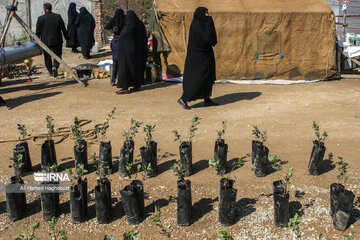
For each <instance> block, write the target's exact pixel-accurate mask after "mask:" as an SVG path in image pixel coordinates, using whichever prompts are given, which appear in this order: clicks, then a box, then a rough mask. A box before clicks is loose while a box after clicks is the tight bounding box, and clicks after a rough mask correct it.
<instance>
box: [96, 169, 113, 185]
mask: <svg viewBox="0 0 360 240" xmlns="http://www.w3.org/2000/svg"><path fill="white" fill-rule="evenodd" d="M110 174H111V169H110V167H109V166H106V165H104V164H99V166H98V169H97V170H96V172H95V175H96V176H97V179H99V181H100V182H101V183H105V179H107V177H108V176H109V175H110ZM101 191H102V189H101Z"/></svg>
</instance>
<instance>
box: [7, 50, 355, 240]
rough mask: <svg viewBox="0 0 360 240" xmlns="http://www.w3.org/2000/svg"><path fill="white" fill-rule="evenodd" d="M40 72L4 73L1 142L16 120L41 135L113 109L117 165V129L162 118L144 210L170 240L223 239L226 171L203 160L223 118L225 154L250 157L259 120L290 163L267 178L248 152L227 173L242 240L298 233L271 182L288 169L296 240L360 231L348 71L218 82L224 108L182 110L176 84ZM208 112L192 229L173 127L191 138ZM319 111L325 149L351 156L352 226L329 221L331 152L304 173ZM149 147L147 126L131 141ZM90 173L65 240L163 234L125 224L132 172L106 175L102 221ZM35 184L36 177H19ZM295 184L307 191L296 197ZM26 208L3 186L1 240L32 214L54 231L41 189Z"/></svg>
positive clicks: (64, 209)
mask: <svg viewBox="0 0 360 240" xmlns="http://www.w3.org/2000/svg"><path fill="white" fill-rule="evenodd" d="M106 56H108V57H107V58H109V59H110V58H111V56H109V52H108V51H105V52H102V53H99V54H98V55H97V56H96V58H95V59H91V60H90V62H93V63H97V62H98V61H99V59H105V58H106ZM63 58H64V59H65V60H66V61H67V62H69V63H70V64H78V63H83V62H85V61H84V60H83V59H82V58H81V57H80V54H77V55H73V54H71V53H70V52H69V50H68V49H67V50H65V54H64V57H63ZM35 64H36V65H38V66H43V59H42V56H39V57H36V58H35ZM40 70H41V71H42V72H43V74H41V75H38V76H36V77H34V81H33V82H32V83H27V82H26V78H19V79H12V80H9V79H5V80H4V82H3V85H2V86H1V87H0V95H1V96H2V97H3V98H4V99H6V100H7V102H8V103H7V105H6V106H1V107H0V112H1V117H0V119H1V121H0V129H1V136H0V141H4V140H12V139H17V137H18V131H17V126H16V124H17V123H23V124H26V126H27V129H28V132H29V133H30V134H31V135H32V136H35V135H38V134H41V133H45V132H46V128H45V126H46V125H45V117H46V115H51V116H52V117H53V118H54V119H55V121H54V122H55V127H56V128H58V127H69V126H70V125H71V124H72V121H73V119H74V117H75V116H78V117H79V118H81V119H89V120H92V122H91V123H90V124H88V125H86V126H85V127H84V128H85V129H90V128H93V126H94V125H95V124H96V123H100V122H102V121H103V120H104V119H105V117H106V115H107V113H108V112H109V111H110V110H111V109H112V108H113V107H117V111H116V114H115V119H114V120H112V121H111V122H110V128H109V129H108V134H107V136H108V139H109V140H111V143H112V146H113V161H114V163H115V165H116V163H117V161H118V156H119V152H120V146H121V144H122V142H123V140H124V139H123V137H122V135H121V133H122V132H123V131H124V130H126V129H127V128H128V127H129V123H130V118H135V119H137V120H141V121H143V122H144V123H146V124H156V131H155V132H154V134H153V136H154V140H156V141H157V142H158V148H159V152H158V156H159V161H158V163H159V175H158V176H157V177H155V178H151V179H147V180H145V182H144V185H145V192H146V194H147V196H148V197H147V199H146V200H145V204H146V210H147V212H148V213H149V212H152V211H154V206H159V207H161V210H162V213H163V214H164V219H163V222H164V225H165V226H166V229H167V231H168V232H170V233H171V238H172V239H217V234H216V230H219V229H222V228H223V227H222V226H221V224H220V223H219V222H218V203H219V202H218V192H219V180H220V176H218V175H216V174H215V171H214V169H212V168H211V167H209V166H208V163H207V160H208V159H210V158H211V157H212V155H213V149H214V140H215V138H216V131H215V130H216V129H220V128H221V122H222V120H227V121H228V124H227V125H228V129H227V132H226V135H225V137H224V138H225V140H226V142H227V143H228V144H229V152H228V159H229V160H230V161H231V160H232V161H233V159H234V158H238V157H241V156H244V155H246V154H248V153H250V152H251V140H252V139H253V138H252V135H251V130H252V126H253V125H258V126H259V128H260V129H267V130H268V141H267V142H266V146H268V148H269V149H270V154H277V155H278V157H279V158H280V159H281V160H282V161H285V162H286V164H285V165H283V168H284V169H283V170H282V171H278V172H274V173H271V174H269V175H267V176H266V177H264V178H258V177H255V175H254V173H253V172H252V171H251V164H250V159H249V158H248V159H247V161H246V162H245V165H244V166H243V167H241V168H239V169H237V170H235V171H234V172H232V173H230V174H229V175H230V177H232V178H234V179H235V180H236V182H235V188H237V189H238V192H237V209H236V223H235V224H234V225H232V226H230V227H227V229H228V231H229V233H230V234H231V235H232V236H233V237H234V238H235V239H292V238H293V237H294V235H293V233H292V230H291V228H277V227H275V226H274V224H273V199H272V195H271V194H272V182H273V181H275V180H278V179H281V178H282V177H283V174H284V173H285V172H286V171H287V169H288V167H289V166H293V167H294V176H293V180H292V185H291V187H290V202H291V203H290V206H291V207H290V212H291V214H292V215H294V213H295V212H298V213H300V214H301V216H302V219H301V223H300V225H299V227H300V233H301V239H318V237H319V235H320V234H322V235H323V236H324V238H323V239H343V235H345V234H346V235H349V234H351V233H354V235H355V239H358V238H360V230H359V229H360V228H359V227H360V221H358V219H359V218H360V208H359V199H358V198H359V195H360V187H359V180H360V176H359V170H360V162H359V161H358V158H359V155H360V148H359V139H360V138H359V137H360V131H359V128H360V119H356V118H355V116H356V115H360V108H359V106H360V103H359V97H360V81H359V80H358V79H343V80H341V81H328V82H321V83H312V84H299V85H291V86H274V85H235V84H216V85H215V86H214V90H213V97H214V101H216V102H218V103H220V106H217V107H206V108H205V107H203V106H202V102H201V101H196V102H192V103H191V104H190V105H191V106H192V109H191V110H189V111H187V110H184V109H182V108H181V107H180V106H179V105H178V103H177V102H176V100H177V99H178V97H179V96H180V95H181V91H182V88H181V84H170V83H158V84H154V85H151V86H149V85H148V86H145V87H144V88H143V91H140V92H136V93H132V94H129V95H124V96H118V95H116V94H115V90H116V89H115V87H111V86H110V85H109V79H99V80H89V81H88V84H89V85H88V86H87V87H86V88H84V87H83V86H81V85H80V84H77V83H76V82H75V81H71V80H65V79H63V78H57V79H54V78H51V77H48V76H47V74H46V73H45V72H46V71H45V69H44V68H41V69H40ZM195 114H196V115H197V116H200V117H202V120H201V123H200V125H199V130H198V132H197V133H196V136H195V139H194V142H193V164H194V174H193V175H192V176H190V177H189V179H190V180H191V182H192V202H193V223H192V225H191V226H189V227H179V226H177V224H176V195H177V188H176V177H175V176H173V173H172V172H171V171H170V170H169V169H170V167H171V166H172V165H173V163H174V162H175V161H176V160H177V159H178V158H179V153H178V143H177V142H174V141H173V134H172V133H171V131H172V130H174V129H177V130H178V131H179V132H180V134H182V135H183V136H185V135H186V133H187V130H188V127H189V122H190V120H191V118H192V117H193V116H194V115H195ZM313 120H316V121H317V122H318V123H319V125H320V127H321V129H322V130H327V131H329V138H328V140H326V147H327V150H326V154H325V158H326V159H328V154H329V153H332V154H333V155H334V159H333V162H335V161H337V157H338V156H342V157H344V159H345V161H346V162H349V163H350V169H349V178H350V180H349V182H348V183H347V184H346V187H347V188H348V189H350V190H352V191H354V194H355V196H356V197H355V200H357V203H356V204H357V206H356V207H355V208H354V210H353V214H352V218H351V225H350V227H349V228H348V229H347V230H346V231H345V232H339V231H337V230H334V228H333V225H332V220H331V217H330V216H329V206H330V202H329V186H330V184H331V183H334V182H336V174H337V169H336V168H335V166H334V164H333V162H332V161H331V159H330V160H329V161H326V163H327V165H326V168H325V172H324V173H323V174H321V175H320V176H317V177H314V176H310V175H308V173H307V165H308V161H309V157H310V153H311V149H312V141H313V140H314V139H315V135H314V132H313V130H312V128H311V126H312V121H313ZM41 141H42V140H39V141H38V142H36V143H34V142H32V141H29V145H30V149H31V150H30V152H31V158H32V164H33V166H35V170H38V169H39V163H40V145H38V144H40V143H41ZM14 145H15V143H14V142H8V143H2V144H1V148H0V156H1V160H2V161H1V165H0V175H1V182H2V183H4V182H6V181H7V180H8V178H9V177H10V176H11V175H12V169H9V168H8V157H9V156H11V154H12V148H13V147H14ZM142 145H144V132H143V131H142V130H141V131H140V133H139V134H138V135H137V136H136V138H135V149H136V151H135V159H136V161H139V160H140V155H139V147H140V146H142ZM72 149H73V141H72V140H71V139H66V140H64V141H63V142H61V143H59V144H57V145H56V153H57V159H58V163H60V170H65V169H66V168H68V167H72V166H73V164H74V163H73V152H72ZM98 149H99V144H98V143H95V144H92V145H90V147H89V154H90V153H93V152H96V153H98ZM86 177H87V178H88V182H89V186H88V188H89V191H90V193H89V196H90V197H89V207H90V214H89V215H90V216H89V220H88V221H86V222H85V223H82V224H73V223H71V215H70V207H69V194H68V193H67V194H62V195H61V198H60V203H61V216H60V219H59V222H58V224H57V227H58V229H64V230H66V232H67V235H68V237H69V239H90V238H91V239H103V238H104V235H105V234H107V235H114V236H116V239H122V234H123V233H124V232H127V231H129V230H132V229H134V230H135V231H138V232H140V233H141V236H140V239H166V238H165V237H164V236H162V235H160V234H159V231H160V229H159V228H158V227H157V226H156V225H155V223H153V222H152V221H150V219H149V218H148V217H147V218H146V219H145V220H144V221H143V222H142V223H141V224H139V225H138V226H130V225H128V224H127V221H126V217H125V215H124V211H123V209H122V203H121V197H120V194H119V190H121V189H122V188H123V187H124V186H125V185H126V184H127V180H125V179H120V178H119V175H118V174H117V173H116V171H115V173H113V174H111V176H110V179H111V187H112V197H113V215H114V218H113V221H112V222H111V223H110V224H107V225H100V224H97V222H96V218H95V208H94V203H95V201H94V192H93V189H94V186H95V183H96V176H95V174H94V173H90V174H88V175H86ZM24 179H25V181H26V182H28V183H33V182H34V180H33V175H32V174H30V175H28V176H25V177H24ZM296 190H299V191H303V192H304V193H305V195H304V196H302V197H295V192H296ZM27 204H28V207H27V209H26V215H27V217H25V218H24V219H22V220H19V221H17V222H11V221H9V220H8V217H7V213H6V203H5V195H4V194H0V239H13V238H14V236H15V235H16V233H22V232H23V231H26V230H27V229H28V226H30V224H32V223H34V222H40V228H39V229H38V230H36V233H35V234H36V236H38V237H39V239H48V238H49V237H48V226H47V223H46V222H45V221H43V220H42V219H41V218H42V214H41V207H40V197H39V194H28V195H27Z"/></svg>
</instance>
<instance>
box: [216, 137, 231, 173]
mask: <svg viewBox="0 0 360 240" xmlns="http://www.w3.org/2000/svg"><path fill="white" fill-rule="evenodd" d="M227 151H228V145H227V144H226V143H225V141H224V139H220V140H216V141H215V149H214V159H215V161H219V172H217V173H218V174H225V173H226V160H227Z"/></svg>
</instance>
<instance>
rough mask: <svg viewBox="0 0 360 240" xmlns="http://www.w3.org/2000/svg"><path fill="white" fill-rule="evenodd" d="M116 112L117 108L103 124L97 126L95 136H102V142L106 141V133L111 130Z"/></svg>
mask: <svg viewBox="0 0 360 240" xmlns="http://www.w3.org/2000/svg"><path fill="white" fill-rule="evenodd" d="M115 111H116V107H114V108H113V109H112V110H111V112H110V113H109V114H108V115H107V117H106V120H105V121H104V122H103V123H102V124H98V125H96V126H95V134H96V135H97V136H99V134H100V141H101V142H103V141H105V139H106V131H107V129H108V128H109V126H110V125H109V122H110V120H111V119H114V114H115Z"/></svg>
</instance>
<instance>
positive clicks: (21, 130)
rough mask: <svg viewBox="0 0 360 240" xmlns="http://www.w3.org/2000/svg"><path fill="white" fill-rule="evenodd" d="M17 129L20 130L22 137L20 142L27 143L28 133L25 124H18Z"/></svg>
mask: <svg viewBox="0 0 360 240" xmlns="http://www.w3.org/2000/svg"><path fill="white" fill-rule="evenodd" d="M17 129H18V130H19V133H20V136H21V137H19V141H21V142H25V137H26V136H27V135H28V134H27V132H26V126H25V124H23V125H22V124H17Z"/></svg>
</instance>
